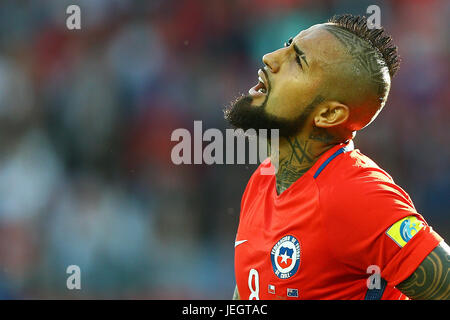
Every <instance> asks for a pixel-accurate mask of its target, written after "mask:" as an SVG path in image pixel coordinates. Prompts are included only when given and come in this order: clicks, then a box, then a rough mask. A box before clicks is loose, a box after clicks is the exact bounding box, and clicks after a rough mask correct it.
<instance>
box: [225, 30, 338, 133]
mask: <svg viewBox="0 0 450 320" xmlns="http://www.w3.org/2000/svg"><path fill="white" fill-rule="evenodd" d="M322 26H323V25H315V26H312V27H311V28H309V29H307V30H304V31H301V32H300V33H299V34H297V35H296V36H295V37H294V38H292V39H289V40H288V41H287V42H286V43H285V45H284V47H282V48H280V49H278V50H276V51H274V52H271V53H268V54H266V55H264V56H263V59H262V60H263V63H264V68H263V69H260V70H259V71H258V74H257V77H258V83H257V84H256V85H255V86H254V87H252V88H251V89H250V90H249V92H248V95H246V96H243V97H241V98H240V99H239V100H237V101H236V102H235V103H234V104H233V105H232V106H231V107H230V108H228V110H227V111H226V118H227V119H228V120H231V121H230V122H231V124H232V125H234V126H235V127H239V128H242V129H244V130H246V129H248V128H254V129H262V128H264V129H274V128H278V129H280V136H286V135H293V134H296V133H297V132H298V131H299V130H302V129H303V127H304V126H305V125H308V124H307V121H308V119H309V116H310V115H311V113H312V112H313V110H314V107H315V106H316V105H317V104H318V103H320V102H321V101H320V100H318V96H319V93H320V90H321V89H323V88H322V85H323V79H324V74H325V72H324V67H325V66H326V65H327V64H329V60H330V59H333V55H334V56H335V57H334V58H338V57H339V54H340V52H339V50H338V49H337V48H336V46H334V45H335V43H336V41H335V39H334V38H333V36H332V35H331V34H329V33H328V32H327V31H326V30H324V29H323V28H322ZM233 122H234V123H233ZM311 125H312V124H311Z"/></svg>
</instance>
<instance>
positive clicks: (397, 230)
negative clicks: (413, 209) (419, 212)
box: [386, 216, 424, 248]
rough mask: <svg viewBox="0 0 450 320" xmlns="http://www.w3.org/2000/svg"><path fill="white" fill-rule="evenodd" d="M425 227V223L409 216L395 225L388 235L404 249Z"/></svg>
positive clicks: (387, 232) (388, 230)
mask: <svg viewBox="0 0 450 320" xmlns="http://www.w3.org/2000/svg"><path fill="white" fill-rule="evenodd" d="M423 226H424V224H423V222H422V221H420V220H419V219H417V218H416V217H415V216H408V217H406V218H403V219H401V220H399V221H397V222H396V223H394V224H393V225H392V226H391V227H390V228H389V229H387V231H386V234H387V235H388V236H389V238H391V239H392V240H394V242H395V243H396V244H398V245H399V246H400V248H403V247H404V246H405V244H406V243H407V242H408V241H409V240H411V238H412V237H414V235H415V234H416V233H417V232H419V231H420V229H422V228H423Z"/></svg>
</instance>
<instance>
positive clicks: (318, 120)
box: [314, 101, 350, 128]
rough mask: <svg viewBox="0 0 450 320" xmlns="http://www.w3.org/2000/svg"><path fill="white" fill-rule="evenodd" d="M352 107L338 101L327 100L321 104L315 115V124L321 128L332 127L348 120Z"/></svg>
mask: <svg viewBox="0 0 450 320" xmlns="http://www.w3.org/2000/svg"><path fill="white" fill-rule="evenodd" d="M349 116H350V109H349V107H347V106H346V105H345V104H342V103H340V102H337V101H327V103H326V104H323V105H322V106H320V107H319V108H318V110H317V113H316V115H315V116H314V125H315V126H316V127H321V128H330V127H334V126H337V125H339V124H341V123H344V122H345V121H347V119H348V117H349Z"/></svg>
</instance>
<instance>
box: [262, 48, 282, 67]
mask: <svg viewBox="0 0 450 320" xmlns="http://www.w3.org/2000/svg"><path fill="white" fill-rule="evenodd" d="M283 49H285V48H281V49H278V50H276V51H273V52H271V53H267V54H265V55H264V56H263V57H262V61H263V63H264V64H265V65H266V66H267V67H268V68H269V69H270V71H271V72H273V73H276V72H278V70H280V63H281V58H282V55H283Z"/></svg>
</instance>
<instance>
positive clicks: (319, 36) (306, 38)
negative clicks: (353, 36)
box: [293, 23, 346, 63]
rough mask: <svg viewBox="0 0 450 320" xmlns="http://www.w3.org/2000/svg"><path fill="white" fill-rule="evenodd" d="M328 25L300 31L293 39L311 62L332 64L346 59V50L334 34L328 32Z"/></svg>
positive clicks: (319, 25) (318, 25)
mask: <svg viewBox="0 0 450 320" xmlns="http://www.w3.org/2000/svg"><path fill="white" fill-rule="evenodd" d="M327 24H328V23H327ZM327 24H316V25H314V26H312V27H310V28H308V29H305V30H302V31H300V32H299V33H298V34H297V35H296V36H295V37H294V38H293V42H295V44H296V45H297V46H298V47H299V48H300V49H301V50H302V51H303V52H304V53H305V55H306V56H307V57H308V58H310V59H311V60H316V61H320V62H322V63H330V62H331V61H335V62H337V60H341V59H344V58H346V51H345V48H344V47H343V46H342V44H341V43H340V42H339V41H338V40H337V39H336V38H335V36H334V35H333V34H331V33H330V32H329V31H327V30H326V28H325V26H326V25H327Z"/></svg>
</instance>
